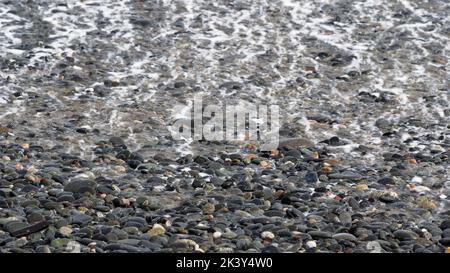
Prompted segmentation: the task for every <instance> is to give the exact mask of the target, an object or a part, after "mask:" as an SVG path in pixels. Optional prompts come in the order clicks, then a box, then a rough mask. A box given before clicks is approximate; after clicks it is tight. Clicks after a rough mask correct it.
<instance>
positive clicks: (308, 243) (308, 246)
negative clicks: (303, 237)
mask: <svg viewBox="0 0 450 273" xmlns="http://www.w3.org/2000/svg"><path fill="white" fill-rule="evenodd" d="M306 247H307V248H316V247H317V243H316V241H308V242H306Z"/></svg>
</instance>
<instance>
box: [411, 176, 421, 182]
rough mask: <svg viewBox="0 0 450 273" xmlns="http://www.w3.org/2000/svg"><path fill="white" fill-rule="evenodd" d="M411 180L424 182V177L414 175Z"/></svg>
mask: <svg viewBox="0 0 450 273" xmlns="http://www.w3.org/2000/svg"><path fill="white" fill-rule="evenodd" d="M411 182H412V183H422V182H423V179H422V177H418V176H414V177H413V178H412V179H411Z"/></svg>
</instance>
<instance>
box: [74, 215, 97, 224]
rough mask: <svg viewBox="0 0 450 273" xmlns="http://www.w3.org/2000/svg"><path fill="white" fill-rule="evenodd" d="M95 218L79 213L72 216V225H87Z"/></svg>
mask: <svg viewBox="0 0 450 273" xmlns="http://www.w3.org/2000/svg"><path fill="white" fill-rule="evenodd" d="M92 220H93V218H92V217H91V216H89V215H86V214H83V213H77V214H75V215H73V216H72V224H77V225H86V224H88V223H89V222H91V221H92Z"/></svg>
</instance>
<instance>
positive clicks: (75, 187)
mask: <svg viewBox="0 0 450 273" xmlns="http://www.w3.org/2000/svg"><path fill="white" fill-rule="evenodd" d="M95 187H96V183H95V182H94V181H90V180H78V181H72V182H70V183H68V184H67V185H66V186H65V187H64V191H68V192H72V193H74V194H83V193H86V192H89V193H91V194H95Z"/></svg>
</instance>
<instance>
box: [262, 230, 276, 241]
mask: <svg viewBox="0 0 450 273" xmlns="http://www.w3.org/2000/svg"><path fill="white" fill-rule="evenodd" d="M261 238H263V239H264V240H273V238H275V235H274V234H273V233H272V232H270V231H264V232H263V233H261Z"/></svg>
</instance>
